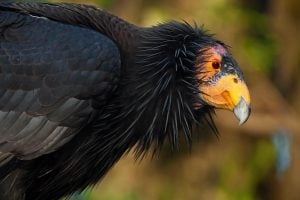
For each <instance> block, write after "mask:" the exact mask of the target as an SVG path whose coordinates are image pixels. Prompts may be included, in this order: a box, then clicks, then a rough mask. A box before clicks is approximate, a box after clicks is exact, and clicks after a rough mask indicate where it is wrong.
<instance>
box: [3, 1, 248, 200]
mask: <svg viewBox="0 0 300 200" xmlns="http://www.w3.org/2000/svg"><path fill="white" fill-rule="evenodd" d="M250 104H251V102H250V94H249V89H248V87H247V84H246V83H245V80H244V75H243V73H242V70H241V68H240V67H239V65H238V63H237V61H236V60H235V59H234V58H233V55H232V53H231V52H230V47H229V46H228V45H226V44H225V43H223V42H222V41H220V40H218V39H216V38H215V37H214V35H212V34H209V33H208V32H207V31H205V30H204V28H203V27H199V26H197V25H196V24H192V25H191V24H189V23H187V22H185V21H169V22H166V23H161V24H157V25H154V26H151V27H140V26H137V25H134V24H132V23H130V22H127V21H125V20H123V19H121V18H119V17H117V16H116V15H113V14H111V13H109V12H107V11H105V10H102V9H100V8H96V7H94V6H91V5H84V4H72V3H0V179H1V181H0V191H1V192H0V198H1V199H7V200H57V199H59V198H61V197H64V196H69V195H72V194H73V193H75V192H78V191H82V190H84V189H85V188H86V187H88V186H93V185H95V184H96V183H97V182H99V181H100V180H101V179H102V178H103V177H104V176H105V175H106V174H107V172H108V171H109V170H110V169H111V168H112V167H113V166H114V164H115V163H116V162H117V161H118V160H119V159H120V158H122V156H123V155H125V154H126V153H128V152H129V151H134V152H135V153H136V155H137V157H143V155H145V154H146V153H147V152H153V153H157V152H159V151H160V149H161V147H162V146H163V145H164V144H166V143H168V144H170V146H171V148H172V149H177V148H179V140H184V141H186V143H187V144H188V145H189V146H190V145H191V144H192V135H194V134H201V131H200V132H199V131H198V132H195V130H199V129H195V127H209V128H210V130H211V131H212V132H217V131H218V130H217V128H216V126H215V124H214V120H213V115H214V111H215V109H226V110H230V111H232V112H233V113H234V115H235V116H236V117H237V118H238V120H239V123H240V124H243V123H245V122H246V121H247V119H248V117H249V116H250V112H251V105H250ZM200 130H202V129H200Z"/></svg>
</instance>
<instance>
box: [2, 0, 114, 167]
mask: <svg viewBox="0 0 300 200" xmlns="http://www.w3.org/2000/svg"><path fill="white" fill-rule="evenodd" d="M119 74H120V56H119V50H118V48H117V46H116V45H115V44H114V43H113V42H112V41H111V40H110V39H109V38H107V37H106V36H104V35H102V34H100V33H98V32H96V31H94V30H90V29H88V28H84V27H79V26H75V25H68V24H64V23H60V22H57V21H51V20H49V19H47V18H43V17H34V16H31V15H28V14H24V13H17V12H14V11H12V10H10V11H7V10H5V9H3V7H1V6H0V166H1V165H3V164H5V163H7V162H8V161H9V160H10V159H12V158H13V157H16V158H18V159H21V160H26V159H34V158H36V157H38V156H41V155H43V154H47V153H50V152H53V151H55V150H56V149H58V148H59V147H60V146H62V145H63V144H65V143H66V142H68V141H69V140H70V139H71V138H72V137H74V135H76V134H77V133H78V132H79V131H80V129H81V128H82V127H84V126H85V125H86V123H87V122H88V121H89V120H90V117H91V116H92V113H95V112H100V111H101V109H102V107H103V106H105V102H106V100H108V98H109V97H110V96H111V94H112V93H113V92H114V88H116V86H117V84H118V79H119ZM99 99H101V101H97V100H99ZM95 101H97V103H95ZM95 105H97V106H96V107H95Z"/></svg>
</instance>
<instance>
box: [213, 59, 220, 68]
mask: <svg viewBox="0 0 300 200" xmlns="http://www.w3.org/2000/svg"><path fill="white" fill-rule="evenodd" d="M212 67H213V68H214V69H220V67H221V64H220V62H216V61H214V62H212Z"/></svg>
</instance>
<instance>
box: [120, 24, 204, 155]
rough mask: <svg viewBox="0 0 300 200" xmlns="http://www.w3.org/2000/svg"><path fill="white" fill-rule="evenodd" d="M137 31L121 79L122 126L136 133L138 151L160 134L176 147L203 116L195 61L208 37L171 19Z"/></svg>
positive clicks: (188, 137)
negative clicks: (138, 33)
mask: <svg viewBox="0 0 300 200" xmlns="http://www.w3.org/2000/svg"><path fill="white" fill-rule="evenodd" d="M141 33H142V34H141V36H140V41H139V43H138V46H137V47H136V51H135V53H134V57H133V58H132V59H131V60H130V61H129V62H130V64H127V65H126V66H125V67H126V69H125V71H124V74H123V76H122V80H121V87H120V93H121V94H122V95H121V97H120V99H121V100H120V103H121V109H120V112H121V113H122V114H121V115H122V116H121V119H122V122H125V123H124V124H125V126H126V128H125V127H124V130H126V131H128V133H129V135H134V137H135V138H138V142H137V143H138V145H137V150H138V152H143V151H145V150H147V149H148V148H149V147H150V146H151V144H154V145H156V147H157V148H159V146H161V145H162V143H163V141H164V138H169V140H170V143H171V144H172V145H173V146H174V147H176V146H177V145H178V141H179V137H180V133H183V134H182V135H183V136H184V137H185V138H186V140H187V141H188V143H190V141H191V130H192V124H196V123H198V121H199V120H201V116H199V115H198V113H197V112H196V111H195V109H194V107H193V105H199V107H200V106H201V105H202V104H201V103H202V102H200V99H199V92H200V91H199V88H198V80H197V79H196V73H197V72H196V69H195V64H196V63H195V61H196V55H197V53H198V52H197V51H198V50H199V48H200V44H203V45H204V43H201V42H202V41H206V38H205V37H207V36H205V35H204V34H203V33H202V32H201V30H198V29H194V28H193V27H191V26H189V25H188V24H182V23H175V22H172V23H168V24H164V25H159V26H157V27H153V28H146V29H142V30H141ZM127 62H128V61H127ZM203 106H204V105H203ZM200 115H201V114H200ZM123 116H124V118H123ZM128 127H129V128H128Z"/></svg>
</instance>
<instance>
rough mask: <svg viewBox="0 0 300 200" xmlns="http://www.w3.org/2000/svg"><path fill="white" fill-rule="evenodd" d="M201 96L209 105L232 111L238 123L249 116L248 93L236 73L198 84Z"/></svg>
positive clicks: (241, 122)
mask: <svg viewBox="0 0 300 200" xmlns="http://www.w3.org/2000/svg"><path fill="white" fill-rule="evenodd" d="M199 87H200V90H201V91H202V92H203V94H201V98H202V99H203V100H204V101H205V102H206V103H207V104H209V105H211V106H213V107H215V108H220V109H227V110H231V111H233V113H234V115H235V116H236V117H237V118H238V120H239V124H240V125H241V124H243V123H245V122H246V121H247V119H248V118H249V116H250V112H251V108H250V94H249V90H248V88H247V86H246V84H245V82H244V81H243V80H241V79H240V78H239V77H238V76H237V75H233V74H230V75H228V74H227V75H224V76H222V77H220V79H219V80H217V81H216V82H215V83H212V84H205V85H200V86H199Z"/></svg>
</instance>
